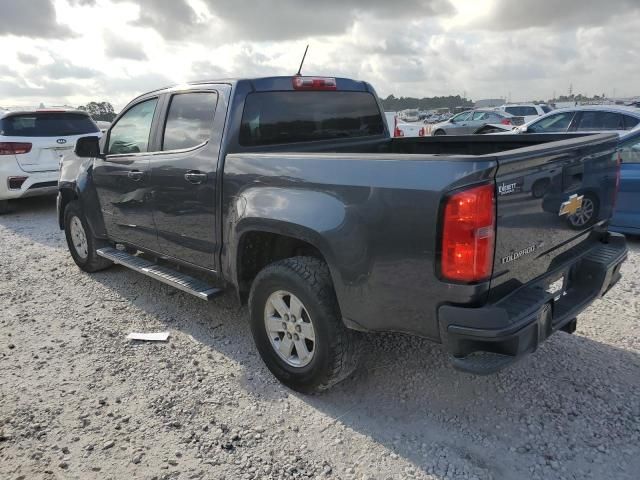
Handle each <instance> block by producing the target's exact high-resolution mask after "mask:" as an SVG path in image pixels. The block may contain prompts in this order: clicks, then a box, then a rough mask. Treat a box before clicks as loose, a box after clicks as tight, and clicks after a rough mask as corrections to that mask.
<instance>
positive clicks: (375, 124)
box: [240, 91, 384, 147]
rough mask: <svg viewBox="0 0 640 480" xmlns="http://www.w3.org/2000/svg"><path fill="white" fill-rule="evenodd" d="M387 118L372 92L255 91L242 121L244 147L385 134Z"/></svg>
mask: <svg viewBox="0 0 640 480" xmlns="http://www.w3.org/2000/svg"><path fill="white" fill-rule="evenodd" d="M383 122H384V120H383V118H382V114H381V113H380V109H379V107H378V103H377V101H376V99H375V97H374V96H373V95H372V94H371V93H368V92H336V91H331V92H323V91H308V92H300V91H293V92H289V91H287V92H255V93H251V94H249V95H248V96H247V98H246V100H245V105H244V111H243V114H242V122H241V124H240V144H241V145H243V146H251V147H253V146H259V145H276V144H283V143H299V142H310V141H314V140H331V139H344V138H354V137H366V136H373V135H381V134H383V133H384V123H383Z"/></svg>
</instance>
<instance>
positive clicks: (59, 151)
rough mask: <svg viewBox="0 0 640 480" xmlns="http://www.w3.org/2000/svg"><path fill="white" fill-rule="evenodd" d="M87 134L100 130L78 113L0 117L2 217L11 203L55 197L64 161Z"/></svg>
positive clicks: (21, 113) (44, 112)
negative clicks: (27, 199) (33, 198)
mask: <svg viewBox="0 0 640 480" xmlns="http://www.w3.org/2000/svg"><path fill="white" fill-rule="evenodd" d="M88 134H90V135H97V136H100V129H99V128H98V126H97V125H96V124H95V122H94V121H93V120H92V119H91V117H89V115H87V113H85V112H82V111H79V110H35V111H19V112H18V111H14V112H3V113H0V213H6V212H7V211H9V200H12V199H16V198H23V197H31V196H36V195H47V194H50V193H55V192H56V191H57V189H58V170H59V165H60V161H61V159H62V157H63V156H64V155H67V154H72V153H73V149H74V147H75V144H76V140H77V139H78V138H80V137H83V136H87V135H88Z"/></svg>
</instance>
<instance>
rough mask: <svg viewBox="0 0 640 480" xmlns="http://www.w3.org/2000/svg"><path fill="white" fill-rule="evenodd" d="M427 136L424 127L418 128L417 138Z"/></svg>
mask: <svg viewBox="0 0 640 480" xmlns="http://www.w3.org/2000/svg"><path fill="white" fill-rule="evenodd" d="M426 134H427V131H426V129H425V128H424V127H422V128H420V130H418V136H419V137H424V136H425V135H426Z"/></svg>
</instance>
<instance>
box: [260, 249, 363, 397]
mask: <svg viewBox="0 0 640 480" xmlns="http://www.w3.org/2000/svg"><path fill="white" fill-rule="evenodd" d="M249 310H250V322H251V332H252V334H253V338H254V341H255V343H256V347H257V349H258V351H259V352H260V356H261V357H262V359H263V361H264V362H265V364H266V365H267V367H268V368H269V370H270V371H271V372H272V373H273V374H274V375H275V376H276V378H278V380H280V381H281V382H282V383H284V384H285V385H287V386H288V387H290V388H292V389H294V390H297V391H300V392H304V393H313V392H317V391H321V390H326V389H328V388H329V387H331V386H333V385H335V384H336V383H338V382H340V381H341V380H344V379H345V378H346V377H347V376H349V374H350V373H352V372H353V370H354V369H355V368H356V366H357V363H358V358H359V356H360V347H361V342H362V336H361V334H359V333H358V332H355V331H352V330H349V329H347V328H346V327H345V326H344V324H343V323H342V319H341V315H340V309H339V308H338V302H337V300H336V296H335V292H334V290H333V284H332V283H331V277H330V275H329V269H328V267H327V265H326V264H325V263H324V262H323V261H321V260H319V259H316V258H312V257H294V258H289V259H286V260H281V261H279V262H276V263H273V264H271V265H269V266H268V267H266V268H265V269H264V270H262V271H261V272H260V273H259V274H258V276H257V277H256V279H255V280H254V282H253V285H252V288H251V294H250V297H249Z"/></svg>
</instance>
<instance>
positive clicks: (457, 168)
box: [58, 76, 627, 392]
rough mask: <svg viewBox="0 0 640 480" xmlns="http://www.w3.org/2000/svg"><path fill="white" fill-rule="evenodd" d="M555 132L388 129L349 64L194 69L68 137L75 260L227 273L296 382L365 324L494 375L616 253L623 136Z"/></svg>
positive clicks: (281, 371) (158, 272)
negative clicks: (97, 126) (209, 72)
mask: <svg viewBox="0 0 640 480" xmlns="http://www.w3.org/2000/svg"><path fill="white" fill-rule="evenodd" d="M559 138H560V137H556V136H553V135H551V136H550V135H517V136H516V135H513V136H462V137H455V136H451V137H435V138H390V137H389V132H388V130H387V126H386V124H385V121H384V117H383V110H382V108H381V104H380V102H379V100H378V97H377V96H376V94H375V92H374V90H373V89H372V87H371V86H370V85H368V84H367V83H364V82H359V81H353V80H348V79H342V78H325V77H322V78H321V77H302V76H294V77H275V78H260V79H246V80H233V81H227V80H225V81H208V82H199V83H191V84H188V85H180V86H176V87H172V88H165V89H161V90H156V91H153V92H150V93H147V94H145V95H142V96H140V97H138V98H136V99H135V100H133V101H132V102H131V103H130V104H129V105H127V106H126V107H125V108H124V109H123V110H122V113H120V115H119V116H118V118H116V120H115V121H114V122H113V124H112V125H111V127H110V129H109V130H108V131H107V132H106V134H105V135H104V137H103V138H102V139H98V138H97V137H86V138H82V139H80V140H78V142H77V144H76V149H75V152H76V155H77V157H78V158H77V159H75V160H74V161H68V162H67V161H65V162H63V165H62V170H61V178H60V182H59V195H58V212H59V224H60V228H62V229H64V231H65V234H66V238H67V242H68V245H69V251H70V253H71V256H72V257H73V259H74V261H75V262H76V263H77V265H78V266H79V267H80V268H81V269H83V270H85V271H87V272H95V271H97V270H101V269H104V268H107V267H109V266H110V265H112V264H113V263H118V264H121V265H124V266H126V267H129V268H131V269H133V270H136V271H138V272H141V273H143V274H145V275H148V276H150V277H153V278H155V279H157V280H159V281H162V282H165V283H167V284H169V285H173V286H174V287H176V288H179V289H181V290H183V291H185V292H188V293H190V294H193V295H195V296H197V297H198V298H201V299H203V300H211V299H213V298H215V296H216V295H217V294H218V293H220V292H221V291H222V289H224V288H225V287H229V288H232V289H233V290H235V291H236V292H237V295H238V298H239V300H240V301H241V302H243V303H244V302H248V304H249V316H250V318H249V321H250V324H251V330H252V333H253V337H254V340H255V344H256V347H257V349H258V351H259V352H260V355H261V356H262V358H263V360H264V362H265V363H266V365H267V366H268V368H269V369H270V370H271V371H272V372H273V374H274V375H275V376H276V377H277V378H278V379H280V380H281V381H282V382H283V383H285V384H286V385H288V386H289V387H291V388H293V389H296V390H299V391H303V392H312V391H318V390H322V389H326V388H328V387H329V386H331V385H333V384H335V383H336V382H338V381H340V380H341V379H343V378H345V377H346V376H347V375H349V374H350V373H351V372H352V371H353V369H354V368H355V366H356V364H357V360H358V357H359V353H360V352H361V349H362V345H363V334H362V332H383V331H394V332H404V333H408V334H412V335H419V336H421V337H425V338H428V339H431V340H433V341H435V342H440V343H442V344H443V345H444V349H445V350H446V352H447V354H448V356H449V358H450V359H451V362H452V364H453V365H454V366H455V367H456V368H458V369H461V370H463V371H467V372H473V373H478V374H488V373H492V372H496V371H498V370H499V369H501V368H503V367H505V366H507V365H509V364H511V363H513V362H514V361H516V360H517V359H519V358H521V357H522V356H524V355H526V354H528V353H530V352H533V351H534V350H536V348H537V346H538V345H539V344H540V342H542V341H543V340H544V339H545V338H547V337H548V336H549V335H550V334H552V333H553V332H555V331H557V330H563V331H566V332H569V333H572V332H573V331H574V330H575V328H576V317H577V315H578V314H579V313H580V312H581V311H582V310H584V309H585V308H587V307H588V305H589V304H590V303H591V302H592V301H593V300H595V299H597V298H599V297H600V296H602V295H604V294H605V293H606V292H607V291H608V290H609V289H610V288H611V287H612V286H613V285H614V284H615V283H616V282H617V281H618V280H619V278H620V266H621V264H622V263H623V262H624V260H625V259H626V256H627V247H626V243H625V239H624V237H623V236H621V235H617V234H613V233H609V232H608V231H607V224H608V221H609V218H610V217H611V213H612V209H613V207H614V203H615V197H616V191H617V185H618V179H619V161H618V159H617V154H616V145H617V137H616V136H615V135H591V136H574V137H567V136H563V137H562V140H559ZM541 177H544V178H545V179H548V181H547V182H545V187H544V191H543V192H541V191H540V189H537V191H536V192H535V194H534V193H533V192H532V191H531V188H532V187H531V185H532V182H531V181H530V179H531V178H541Z"/></svg>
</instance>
